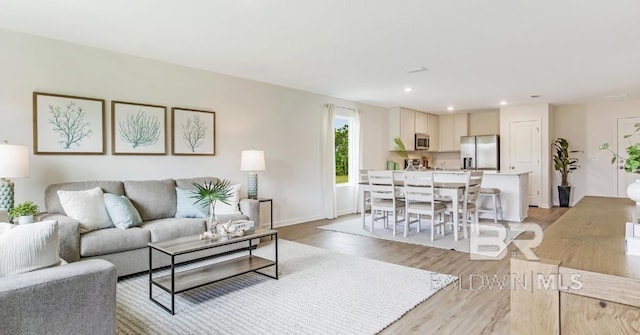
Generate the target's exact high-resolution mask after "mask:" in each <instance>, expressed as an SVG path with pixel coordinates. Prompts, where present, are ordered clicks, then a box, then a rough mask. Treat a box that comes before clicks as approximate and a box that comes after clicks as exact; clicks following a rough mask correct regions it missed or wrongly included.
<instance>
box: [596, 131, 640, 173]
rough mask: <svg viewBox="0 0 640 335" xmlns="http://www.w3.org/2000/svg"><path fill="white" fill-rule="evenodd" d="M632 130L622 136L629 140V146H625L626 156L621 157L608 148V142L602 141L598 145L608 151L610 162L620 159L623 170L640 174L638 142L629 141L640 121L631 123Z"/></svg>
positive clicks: (639, 145) (639, 147) (639, 148)
mask: <svg viewBox="0 0 640 335" xmlns="http://www.w3.org/2000/svg"><path fill="white" fill-rule="evenodd" d="M633 126H634V128H635V129H634V131H633V132H632V133H631V134H626V135H624V138H625V139H627V141H628V142H629V146H628V147H627V148H626V151H627V157H626V158H625V157H622V156H620V155H618V154H617V153H615V152H614V151H613V150H611V149H610V148H609V143H604V144H602V145H601V146H600V150H607V151H609V152H610V153H611V154H612V156H613V157H611V164H614V163H615V162H616V160H618V159H622V160H623V161H624V170H625V171H627V172H630V173H638V174H640V143H631V140H629V138H630V137H631V136H633V135H634V134H636V133H637V132H639V131H640V123H636V124H634V125H633Z"/></svg>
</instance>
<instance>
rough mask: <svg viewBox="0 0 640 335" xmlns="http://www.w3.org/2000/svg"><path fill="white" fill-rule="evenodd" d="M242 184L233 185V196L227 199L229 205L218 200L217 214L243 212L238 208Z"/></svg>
mask: <svg viewBox="0 0 640 335" xmlns="http://www.w3.org/2000/svg"><path fill="white" fill-rule="evenodd" d="M241 186H242V185H241V184H237V185H231V186H230V187H231V196H230V197H229V199H227V202H228V203H229V204H228V205H227V204H225V203H224V202H222V201H216V208H215V211H216V215H217V214H241V213H240V210H239V208H238V203H240V187H241Z"/></svg>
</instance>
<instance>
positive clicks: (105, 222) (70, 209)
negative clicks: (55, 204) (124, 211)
mask: <svg viewBox="0 0 640 335" xmlns="http://www.w3.org/2000/svg"><path fill="white" fill-rule="evenodd" d="M58 198H60V204H62V208H64V211H65V213H67V216H68V217H70V218H72V219H74V220H76V221H78V222H80V233H81V234H82V233H87V232H90V231H93V230H98V229H102V228H109V227H113V223H111V219H109V213H108V212H107V208H106V207H105V205H104V193H103V192H102V189H101V188H100V187H96V188H92V189H90V190H86V191H62V190H60V191H58Z"/></svg>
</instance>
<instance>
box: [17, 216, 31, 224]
mask: <svg viewBox="0 0 640 335" xmlns="http://www.w3.org/2000/svg"><path fill="white" fill-rule="evenodd" d="M18 223H19V224H27V223H33V215H26V216H18Z"/></svg>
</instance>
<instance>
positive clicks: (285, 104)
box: [0, 30, 387, 225]
mask: <svg viewBox="0 0 640 335" xmlns="http://www.w3.org/2000/svg"><path fill="white" fill-rule="evenodd" d="M0 48H1V50H2V52H0V78H2V80H0V139H6V140H8V141H9V142H10V143H12V144H21V145H26V146H28V147H29V148H30V152H31V151H32V150H33V137H32V136H33V135H32V92H34V91H39V92H47V93H58V94H68V95H76V96H83V97H92V98H101V99H105V100H106V103H107V104H106V112H107V115H106V125H107V132H106V136H107V143H110V129H111V128H110V127H111V118H110V104H109V103H110V101H111V100H121V101H129V102H139V103H149V104H157V105H164V106H167V107H168V110H170V108H171V107H186V108H194V109H203V110H213V111H215V112H216V155H215V156H208V157H182V156H180V157H178V156H171V155H167V156H113V155H111V154H110V152H111V146H110V144H108V145H107V152H108V153H107V155H89V156H70V155H37V156H34V155H31V157H30V160H31V172H30V177H29V178H21V179H15V180H14V181H15V183H16V201H17V202H22V201H25V200H33V201H34V202H36V203H37V204H39V205H41V206H42V205H43V193H44V188H45V187H46V186H47V185H48V184H51V183H59V182H66V181H82V180H96V179H100V180H125V179H130V180H145V179H162V178H178V177H194V176H204V175H207V176H217V177H221V178H226V179H229V180H231V181H232V182H233V183H242V185H243V190H244V191H243V192H244V193H245V194H246V180H247V174H246V173H245V172H243V171H240V169H239V168H240V167H239V164H240V152H241V150H243V149H249V148H255V149H261V150H264V151H265V158H266V167H267V169H266V171H262V172H260V173H259V194H260V196H265V197H273V198H274V203H273V206H274V219H275V221H276V224H280V225H283V224H291V223H298V222H304V221H308V220H312V219H316V218H320V217H322V208H323V205H322V194H321V193H322V182H321V181H322V178H321V173H322V170H321V169H322V167H321V161H322V145H321V135H322V108H323V104H325V103H335V104H337V105H340V106H343V107H351V108H355V107H361V108H362V109H363V131H364V136H363V137H364V141H363V142H364V143H365V145H364V150H363V161H364V164H363V165H364V166H365V167H370V168H384V157H385V156H386V154H387V146H386V138H387V135H386V131H387V130H386V121H385V120H387V114H386V113H387V111H386V109H383V108H378V107H374V106H368V105H362V104H357V103H354V102H351V101H346V100H341V99H337V98H331V97H327V96H323V95H319V94H314V93H309V92H304V91H299V90H294V89H289V88H284V87H280V86H275V85H269V84H265V83H259V82H255V81H251V80H245V79H240V78H236V77H231V76H227V75H222V74H216V73H211V72H207V71H202V70H197V69H192V68H187V67H183V66H177V65H172V64H168V63H163V62H158V61H153V60H148V59H143V58H139V57H133V56H128V55H123V54H119V53H115V52H110V51H104V50H100V49H94V48H89V47H84V46H79V45H74V44H70V43H65V42H60V41H55V40H51V39H44V38H39V37H33V36H29V35H24V34H18V33H13V32H7V31H2V30H0ZM185 52H187V51H185ZM189 52H197V50H192V51H189ZM169 116H170V115H167V117H169ZM169 126H170V125H169ZM168 133H169V134H170V133H171V129H168Z"/></svg>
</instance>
